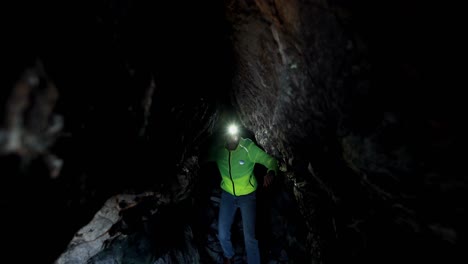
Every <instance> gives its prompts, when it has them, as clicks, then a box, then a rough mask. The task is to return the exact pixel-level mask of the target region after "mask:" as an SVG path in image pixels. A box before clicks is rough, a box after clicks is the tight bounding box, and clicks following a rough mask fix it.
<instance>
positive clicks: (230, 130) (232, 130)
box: [228, 124, 239, 136]
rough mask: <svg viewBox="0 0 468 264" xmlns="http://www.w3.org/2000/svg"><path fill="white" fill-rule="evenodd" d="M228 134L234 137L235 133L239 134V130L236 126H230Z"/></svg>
mask: <svg viewBox="0 0 468 264" xmlns="http://www.w3.org/2000/svg"><path fill="white" fill-rule="evenodd" d="M228 133H229V135H231V136H235V135H237V133H239V128H238V127H237V126H236V125H234V124H231V125H229V127H228Z"/></svg>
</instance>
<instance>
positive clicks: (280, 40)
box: [227, 0, 466, 263]
mask: <svg viewBox="0 0 468 264" xmlns="http://www.w3.org/2000/svg"><path fill="white" fill-rule="evenodd" d="M417 8H419V6H417V5H416V4H414V5H413V4H410V5H407V6H405V8H403V7H402V6H401V5H400V4H399V3H398V2H397V3H394V5H392V6H387V7H386V8H385V9H383V7H380V6H378V5H377V4H372V3H371V2H370V1H361V3H356V6H354V5H352V4H350V3H344V2H343V3H342V2H340V1H337V2H335V1H333V2H330V1H268V0H256V1H228V4H227V10H228V19H229V21H230V24H231V26H232V41H233V46H234V50H235V54H236V55H235V56H234V57H235V58H236V66H235V76H234V81H233V91H232V92H231V95H232V102H233V104H234V105H235V107H236V109H237V111H238V113H239V116H240V119H241V121H242V123H243V125H245V126H246V127H247V128H248V129H250V130H251V131H253V133H254V134H255V137H256V138H257V140H258V141H259V142H260V144H261V145H262V146H263V147H264V148H265V149H266V150H267V151H268V152H269V153H271V154H273V155H275V156H276V157H277V158H279V159H281V160H282V162H283V164H284V166H285V167H286V169H285V170H286V171H287V173H286V174H285V176H286V177H285V181H286V182H287V181H291V182H292V183H293V184H294V194H295V196H296V200H297V202H298V204H299V206H300V209H301V212H302V215H303V216H304V220H305V222H306V224H307V227H308V234H307V241H308V245H307V249H308V256H309V258H310V263H330V262H337V263H343V262H344V261H346V262H349V261H352V262H355V261H356V262H361V263H362V262H366V263H367V262H369V263H387V262H388V263H396V262H398V263H402V262H404V263H406V262H412V261H421V260H424V261H434V260H436V259H437V260H440V261H448V260H450V261H453V260H454V259H455V257H454V256H455V255H458V253H457V252H458V251H457V246H456V245H457V243H459V240H460V234H459V232H460V231H461V230H459V227H460V223H461V222H460V219H463V218H464V217H466V216H463V215H464V214H465V213H463V212H464V211H465V210H460V203H459V201H460V200H459V198H461V197H462V196H463V190H466V178H465V180H462V182H464V183H461V182H460V178H459V177H458V176H456V174H453V173H451V172H450V171H452V169H451V168H455V167H458V161H457V160H459V159H458V158H457V156H456V155H455V154H454V152H455V151H456V149H457V147H456V144H457V140H458V139H457V138H456V134H455V133H456V128H455V127H454V126H453V124H449V123H448V122H450V121H449V120H450V119H451V118H453V116H456V115H457V111H456V108H454V107H452V106H450V105H449V100H451V99H455V98H454V97H452V95H450V92H449V94H448V95H442V96H440V94H439V93H438V92H435V91H433V90H432V89H429V87H430V86H429V85H434V84H435V83H437V84H442V82H440V80H442V78H440V79H439V78H432V81H433V82H434V83H432V84H430V82H431V81H429V80H426V79H425V78H426V77H428V75H431V74H434V76H436V75H439V76H444V77H445V74H446V73H447V72H446V70H445V69H443V68H442V67H438V68H437V70H435V69H433V68H430V67H427V65H425V63H426V62H425V61H426V58H424V57H422V56H423V54H424V52H425V51H428V50H430V49H431V48H434V47H435V45H432V44H428V43H426V42H425V41H428V42H429V35H428V32H425V31H424V30H420V31H419V34H420V35H418V36H413V35H410V34H412V32H413V31H412V30H418V26H419V23H427V22H429V20H428V17H424V16H419V17H418V19H419V20H422V21H424V22H422V21H414V20H413V19H412V16H414V15H415V14H414V13H411V12H412V11H415V12H416V10H417ZM426 8H427V7H426ZM430 8H432V7H430ZM395 17H398V18H399V19H400V20H396V18H395ZM366 23H369V24H366ZM371 23H372V24H371ZM390 28H391V29H392V30H393V31H391V32H392V33H393V35H390V34H391V33H390V32H385V31H383V30H388V29H390ZM373 29H375V30H376V31H372V30H373ZM405 38H406V39H405ZM402 41H406V44H407V45H405V44H402V43H401V42H402ZM439 42H442V41H439ZM439 42H437V43H439ZM423 46H425V48H422V47H423ZM433 60H434V61H436V62H435V63H446V62H447V61H446V60H443V59H441V58H440V57H438V55H435V56H434V57H433ZM439 82H440V83H439ZM450 91H451V90H450ZM413 100H414V101H413ZM433 104H436V105H437V104H439V105H440V104H442V105H444V107H445V109H434V108H433ZM442 142H443V143H442ZM442 167H446V168H447V169H448V171H447V170H445V169H442ZM449 168H450V169H449ZM436 179H438V180H442V179H443V180H442V181H443V182H444V183H443V185H444V186H446V187H441V186H439V187H436V186H435V185H434V184H435V182H437V181H438V180H436ZM460 183H461V185H459V184H460ZM456 197H458V198H456ZM430 208H431V209H430ZM457 208H458V209H457ZM457 229H458V231H457ZM458 256H459V255H458Z"/></svg>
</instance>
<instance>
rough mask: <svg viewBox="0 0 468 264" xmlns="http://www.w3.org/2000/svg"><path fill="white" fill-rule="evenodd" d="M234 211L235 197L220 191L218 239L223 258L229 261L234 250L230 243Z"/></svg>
mask: <svg viewBox="0 0 468 264" xmlns="http://www.w3.org/2000/svg"><path fill="white" fill-rule="evenodd" d="M236 209H237V207H236V204H235V197H234V196H232V195H231V194H229V193H227V192H225V191H222V193H221V203H220V205H219V217H218V239H219V242H220V243H221V248H222V249H223V252H224V256H225V257H227V258H229V259H230V258H232V257H233V256H234V248H233V247H232V242H231V226H232V222H233V221H234V215H235V214H236Z"/></svg>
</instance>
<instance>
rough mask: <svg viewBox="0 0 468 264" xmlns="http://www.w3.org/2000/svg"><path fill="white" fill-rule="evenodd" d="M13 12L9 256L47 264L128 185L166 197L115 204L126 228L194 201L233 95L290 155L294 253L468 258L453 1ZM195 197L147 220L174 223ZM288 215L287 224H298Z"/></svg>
mask: <svg viewBox="0 0 468 264" xmlns="http://www.w3.org/2000/svg"><path fill="white" fill-rule="evenodd" d="M4 7H5V10H6V12H5V13H6V14H5V16H2V17H1V19H2V29H4V30H2V32H3V34H4V35H3V36H4V39H5V40H6V41H5V43H4V44H5V46H4V47H3V49H2V55H4V56H3V57H2V58H3V59H2V61H1V64H2V79H1V85H2V89H1V97H0V103H1V106H2V108H1V109H0V118H1V119H0V120H1V121H2V126H1V128H0V152H1V159H0V164H1V170H2V171H1V174H2V176H4V175H5V176H4V177H3V180H2V192H1V198H2V199H1V202H0V205H1V209H2V212H3V213H2V217H1V222H0V224H1V225H2V226H3V227H5V228H6V230H7V231H6V233H5V234H3V235H4V239H5V241H9V243H8V245H7V246H6V247H2V251H1V252H2V256H4V257H5V258H9V257H13V258H16V257H18V256H22V257H23V258H24V259H23V260H25V261H27V260H35V261H38V260H43V261H44V262H45V263H50V262H51V261H52V260H53V259H55V258H56V257H57V256H58V255H59V254H60V253H62V252H64V251H65V250H66V246H67V245H68V243H69V242H70V241H71V239H72V238H74V235H79V234H80V233H79V232H78V233H76V234H75V232H77V230H80V228H84V227H87V224H88V223H90V221H91V222H92V220H93V219H94V218H93V217H94V216H96V215H97V216H99V215H100V212H101V211H100V210H102V209H105V208H106V207H105V205H106V202H109V201H113V200H112V199H114V198H115V197H117V198H118V199H120V198H121V196H120V194H121V193H122V192H124V193H125V192H129V193H139V192H141V191H146V190H148V189H151V190H152V191H155V193H157V195H152V196H151V197H152V198H151V199H150V200H149V202H147V203H144V206H142V207H135V209H134V211H132V210H129V211H125V212H127V213H123V212H120V211H119V210H117V209H119V208H120V209H122V208H121V207H120V206H122V207H125V206H124V205H120V204H119V205H118V206H117V205H115V206H114V209H116V210H114V211H113V215H112V217H115V221H116V222H113V224H115V227H123V226H125V225H126V224H123V222H125V221H122V220H127V221H130V222H132V221H133V222H134V223H135V226H130V227H128V226H127V227H126V228H127V229H129V230H132V228H134V227H137V228H140V227H141V226H140V225H142V224H143V223H146V222H144V221H142V220H141V219H142V218H144V217H147V214H148V212H152V211H153V210H155V209H154V206H159V205H166V204H171V203H172V202H178V201H182V200H187V198H188V197H189V199H188V200H190V194H192V193H193V192H192V191H193V184H194V183H197V182H199V177H200V175H198V174H197V169H198V166H199V164H198V162H197V155H198V154H199V153H198V151H199V149H200V147H201V144H202V143H203V142H204V140H205V139H206V137H207V135H208V134H210V133H211V131H212V129H213V126H215V125H216V122H217V120H219V119H218V117H217V114H216V113H217V112H216V107H217V106H219V105H223V104H224V103H228V102H229V103H231V104H232V106H233V108H234V110H235V111H236V113H237V115H238V116H239V119H240V120H241V122H242V124H243V125H244V126H245V127H246V128H247V129H248V130H250V131H251V132H252V135H253V136H254V137H255V140H256V141H257V142H258V143H259V144H260V146H261V147H263V148H264V149H265V150H266V151H268V152H269V153H270V154H272V155H274V156H275V157H277V158H278V159H279V160H280V162H281V168H282V173H281V175H280V177H279V178H278V181H280V182H279V183H278V185H276V188H277V189H275V191H277V193H280V194H281V196H280V195H278V197H280V203H283V206H284V204H286V205H285V206H284V207H288V206H289V207H292V206H291V203H294V206H297V207H298V208H299V210H300V213H301V215H300V216H298V218H297V219H299V221H303V222H304V224H305V227H306V228H307V232H305V233H304V234H299V233H300V231H302V230H299V231H297V230H296V231H295V232H296V233H295V234H299V235H300V236H299V235H298V236H297V240H294V239H295V238H294V237H291V236H290V235H291V234H294V233H293V232H292V233H290V234H289V236H288V234H282V236H281V238H284V241H282V242H284V243H289V246H290V248H293V247H297V248H299V249H298V252H299V254H302V253H304V254H305V256H303V255H296V256H294V255H290V257H291V260H290V261H291V262H294V261H298V262H299V263H302V262H303V260H304V259H305V260H306V261H307V262H310V263H343V262H344V261H356V262H358V261H359V262H364V263H406V262H408V263H409V262H422V261H424V262H434V261H438V262H445V263H448V262H450V263H455V262H457V261H456V260H460V261H461V260H463V259H466V257H464V256H463V254H462V250H463V247H462V245H463V242H464V241H466V238H465V237H466V232H465V231H464V229H465V228H464V227H463V224H464V223H465V222H466V220H467V219H466V209H465V205H464V204H463V202H462V201H463V200H464V199H466V176H465V175H464V174H463V173H460V172H461V171H463V169H462V168H461V167H462V164H463V160H462V156H459V155H457V154H456V153H459V152H460V150H463V149H462V146H461V144H460V141H461V140H460V139H461V132H459V131H461V130H460V127H461V125H460V123H459V120H463V116H462V114H461V113H462V111H460V109H461V105H463V104H462V102H461V100H462V98H463V97H461V96H459V94H458V93H459V91H460V90H461V89H458V88H459V87H461V86H460V84H459V82H458V80H459V76H462V75H461V73H462V72H461V69H458V70H457V69H456V68H455V67H454V66H453V65H455V63H454V62H455V59H453V58H458V53H457V50H458V48H459V47H460V43H461V42H458V41H457V39H456V38H455V37H453V35H460V34H459V33H457V32H463V31H461V30H459V28H457V27H456V26H455V25H454V24H457V23H456V21H455V20H456V19H457V18H458V17H459V16H458V13H456V12H453V10H451V9H448V8H443V6H433V5H431V4H429V3H425V2H423V1H416V2H414V1H413V2H412V3H406V1H397V2H392V3H374V1H366V0H362V1H355V2H353V3H349V2H347V1H312V0H310V1H299V0H291V1H286V0H275V1H273V0H270V1H267V0H255V1H253V0H240V1H239V0H238V1H232V0H226V1H224V3H223V2H221V1H208V2H203V3H201V2H200V3H198V2H197V3H195V2H194V1H185V2H184V3H183V4H181V3H179V2H178V3H142V2H139V3H136V1H97V2H94V3H93V4H89V3H79V4H76V5H75V4H71V3H66V2H63V1H46V2H44V1H42V2H40V3H28V4H25V3H23V2H21V1H20V2H8V3H5V5H4ZM224 13H225V14H226V15H227V24H225V21H224ZM447 15H450V18H446V17H447ZM434 17H436V18H437V19H435V18H434ZM226 27H227V28H226ZM226 29H228V30H227V31H225V30H226ZM228 36H229V38H228ZM231 47H232V48H233V51H234V52H233V53H232V54H231V52H230V51H231ZM457 77H458V78H457ZM231 87H232V89H231ZM3 88H4V89H3ZM226 92H229V94H226ZM19 106H24V108H22V107H19ZM18 132H19V133H18ZM12 135H14V136H12ZM18 135H19V138H20V139H21V140H20V141H14V140H13V139H15V140H18ZM12 142H15V143H16V144H12ZM18 142H22V144H17V143H18ZM168 145H169V149H170V150H171V151H164V152H163V151H162V150H166V149H167V146H168ZM57 162H58V163H57ZM61 162H63V164H62V163H61ZM57 164H58V165H57ZM162 167H163V168H164V171H165V172H162V170H161V168H162ZM56 169H58V170H59V171H58V172H57V171H56ZM57 173H58V174H57ZM277 193H276V194H277ZM114 195H116V196H114ZM270 195H272V197H274V195H275V194H274V193H271V194H270ZM283 195H284V196H283ZM289 195H292V197H294V198H295V200H294V201H287V199H288V197H289ZM109 197H111V198H109ZM124 197H126V196H124ZM463 197H465V198H463ZM283 198H284V199H283ZM272 199H273V198H272ZM281 199H282V200H281ZM285 201H287V202H285ZM103 206H104V207H103ZM188 208H190V205H189V206H188ZM294 208H295V207H294ZM294 208H293V209H294ZM184 209H187V207H184V206H182V207H177V206H176V207H175V208H174V207H169V211H170V212H169V213H167V215H165V216H163V217H162V219H163V220H162V222H161V220H160V219H161V218H159V217H156V218H150V219H152V221H153V220H154V221H155V224H158V223H159V224H161V223H162V224H168V223H170V222H171V219H172V216H178V215H179V216H180V215H181V213H180V212H182V211H180V210H184ZM192 209H193V208H192ZM273 209H278V208H273ZM141 211H143V212H141ZM161 211H162V212H167V211H165V210H161ZM96 212H97V213H96ZM158 212H160V211H158ZM285 212H288V211H281V212H279V216H280V217H279V218H278V219H276V220H278V221H279V222H281V221H283V222H282V223H281V224H282V225H283V226H281V227H280V228H279V229H278V230H280V231H284V230H286V229H284V228H285V226H287V225H288V224H289V228H291V227H294V228H295V227H296V225H297V227H299V226H300V223H296V222H294V221H296V220H297V219H291V218H287V217H285V216H284V215H281V214H285ZM289 213H290V214H289V215H288V216H290V215H292V214H294V213H295V212H292V211H290V212H289ZM163 214H164V213H163ZM122 215H123V216H122ZM155 215H158V214H155ZM182 215H183V217H184V219H188V218H189V216H190V215H189V214H188V212H186V211H184V214H182ZM300 217H302V218H300ZM127 218H129V219H127ZM113 219H114V218H113ZM151 223H152V222H150V224H151ZM177 224H178V225H177V227H180V228H178V229H177V230H178V231H180V234H179V235H180V236H181V237H186V239H193V238H192V235H193V234H192V233H191V231H190V228H188V227H187V225H186V223H177ZM158 228H159V229H158ZM158 228H157V229H158V230H157V231H158V232H162V233H163V234H164V235H166V236H167V237H170V234H168V233H170V232H168V230H161V229H160V226H158ZM281 228H283V229H281ZM83 230H84V229H83ZM171 230H172V229H171ZM124 231H128V230H124ZM164 231H166V232H164ZM286 231H289V230H286ZM93 232H97V231H95V230H94V231H93ZM99 232H103V233H100V234H106V235H109V234H108V233H106V232H107V230H99ZM99 232H98V233H99ZM121 232H123V231H121ZM92 234H94V233H92ZM302 236H303V237H302ZM163 237H164V236H163ZM44 238H47V241H48V242H47V243H43V240H44ZM106 238H109V237H107V236H106ZM118 238H119V239H116V240H114V241H115V245H116V246H121V245H125V244H126V243H127V244H128V243H131V242H133V241H135V240H139V241H141V239H140V237H138V236H135V233H133V234H131V233H130V236H129V238H130V239H129V240H120V237H118ZM303 238H304V239H305V240H306V241H307V243H306V245H301V243H302V240H301V239H303ZM133 239H134V240H133ZM154 241H155V240H152V241H151V242H154ZM73 242H75V241H73ZM101 242H103V241H101ZM108 242H109V241H108ZM178 242H180V241H178ZM186 242H187V241H186ZM189 242H190V241H189ZM103 243H104V242H103ZM188 244H190V243H188ZM18 245H24V246H25V247H28V250H29V252H30V254H24V250H25V249H24V247H22V246H18ZM172 245H174V248H172V251H171V249H167V248H165V247H167V246H168V245H166V244H158V246H160V248H164V249H165V250H166V251H165V252H162V253H161V252H158V253H157V254H159V255H160V256H162V258H163V259H162V260H161V262H163V263H169V262H170V261H171V260H172V261H173V260H174V259H177V258H172V259H171V257H168V256H169V255H171V254H173V256H174V255H177V256H178V257H180V258H179V259H185V260H187V261H194V260H193V259H191V258H190V257H189V254H192V255H193V256H195V257H197V258H196V259H198V255H197V254H198V253H199V251H197V249H194V248H190V247H187V248H189V249H188V250H185V251H184V250H182V251H181V250H180V248H177V246H179V245H178V244H172ZM101 246H102V245H98V247H99V248H100V247H101ZM132 246H135V244H133V245H132ZM144 246H145V247H146V246H147V245H146V244H145V245H144ZM191 246H193V245H191ZM301 246H304V247H303V248H302V247H301ZM181 247H182V248H184V247H185V244H183V245H182V246H181ZM151 248H154V245H153V247H151ZM112 249H113V248H108V250H107V251H106V252H110V251H111V250H112ZM133 249H134V248H131V249H130V251H129V252H130V253H129V254H134V253H135V250H133ZM143 250H146V251H145V252H146V253H148V254H150V255H151V254H152V253H153V252H151V253H149V251H151V249H148V248H144V249H143ZM303 251H304V252H303ZM168 252H169V253H168ZM104 253H105V252H104ZM111 253H112V252H111ZM114 253H115V252H114ZM120 253H122V252H120ZM120 253H117V254H115V257H116V258H119V257H121V256H120V255H119V254H120ZM166 253H167V254H166ZM289 253H291V252H289ZM164 254H166V255H164ZM184 254H186V255H184ZM144 256H147V255H140V256H139V257H140V258H144ZM173 256H172V257H173ZM88 257H89V256H88ZM106 257H108V255H106V254H98V255H96V256H95V258H94V261H96V262H98V261H101V260H109V259H106ZM186 257H187V258H186ZM294 257H296V258H294ZM111 259H112V258H111ZM114 260H115V258H114ZM142 261H148V259H144V260H142Z"/></svg>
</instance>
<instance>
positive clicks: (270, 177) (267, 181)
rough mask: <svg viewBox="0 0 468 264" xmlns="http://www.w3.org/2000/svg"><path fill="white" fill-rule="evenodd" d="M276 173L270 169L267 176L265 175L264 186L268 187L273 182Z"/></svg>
mask: <svg viewBox="0 0 468 264" xmlns="http://www.w3.org/2000/svg"><path fill="white" fill-rule="evenodd" d="M274 175H275V173H274V172H273V171H269V172H268V173H267V174H266V175H265V177H263V187H265V188H266V187H268V186H270V185H271V183H273V177H274Z"/></svg>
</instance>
